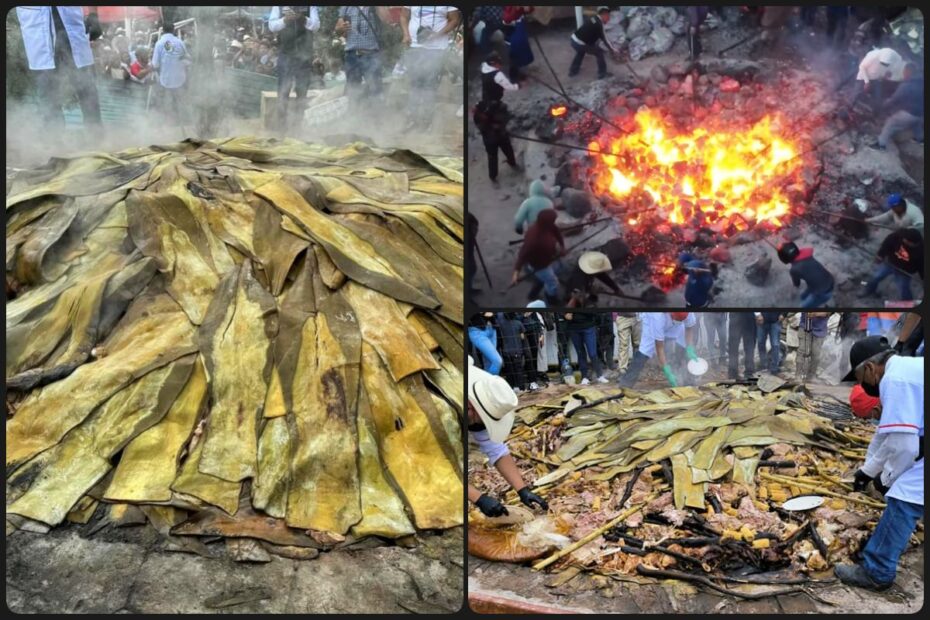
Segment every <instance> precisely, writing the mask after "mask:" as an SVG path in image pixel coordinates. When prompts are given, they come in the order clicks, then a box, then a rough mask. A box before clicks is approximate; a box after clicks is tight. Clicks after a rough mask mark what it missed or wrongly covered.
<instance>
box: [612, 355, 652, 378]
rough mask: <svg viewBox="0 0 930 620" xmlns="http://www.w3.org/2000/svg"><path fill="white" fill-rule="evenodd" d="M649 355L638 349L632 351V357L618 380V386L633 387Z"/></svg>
mask: <svg viewBox="0 0 930 620" xmlns="http://www.w3.org/2000/svg"><path fill="white" fill-rule="evenodd" d="M648 361H649V357H648V356H646V355H643V354H642V353H640V352H639V349H637V350H636V351H634V352H633V359H632V360H631V361H630V365H629V366H628V367H627V369H626V372H625V373H623V375H622V376H621V377H620V379H619V380H618V384H619V385H620V387H633V386H634V385H636V382H637V381H638V380H639V375H640V373H641V372H643V368H644V367H645V366H646V362H648Z"/></svg>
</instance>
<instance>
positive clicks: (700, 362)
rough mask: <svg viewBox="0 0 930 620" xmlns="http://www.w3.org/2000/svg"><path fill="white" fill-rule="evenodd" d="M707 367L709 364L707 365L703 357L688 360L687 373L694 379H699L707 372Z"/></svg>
mask: <svg viewBox="0 0 930 620" xmlns="http://www.w3.org/2000/svg"><path fill="white" fill-rule="evenodd" d="M709 366H710V364H708V363H707V360H706V359H704V358H703V357H699V358H697V359H696V360H688V372H690V373H691V374H692V375H694V376H695V377H700V376H701V375H703V374H704V373H705V372H707V369H708V367H709Z"/></svg>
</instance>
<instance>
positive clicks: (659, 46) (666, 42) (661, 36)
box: [649, 27, 675, 54]
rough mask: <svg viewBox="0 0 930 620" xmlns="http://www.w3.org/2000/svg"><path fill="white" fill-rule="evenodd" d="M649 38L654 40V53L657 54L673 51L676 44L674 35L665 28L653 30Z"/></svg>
mask: <svg viewBox="0 0 930 620" xmlns="http://www.w3.org/2000/svg"><path fill="white" fill-rule="evenodd" d="M649 38H650V39H651V40H652V51H653V52H654V53H656V54H664V53H665V52H667V51H669V50H670V49H672V45H673V44H674V43H675V35H674V33H672V31H671V30H669V29H668V28H664V27H659V28H656V29H655V30H653V31H652V32H651V33H650V34H649Z"/></svg>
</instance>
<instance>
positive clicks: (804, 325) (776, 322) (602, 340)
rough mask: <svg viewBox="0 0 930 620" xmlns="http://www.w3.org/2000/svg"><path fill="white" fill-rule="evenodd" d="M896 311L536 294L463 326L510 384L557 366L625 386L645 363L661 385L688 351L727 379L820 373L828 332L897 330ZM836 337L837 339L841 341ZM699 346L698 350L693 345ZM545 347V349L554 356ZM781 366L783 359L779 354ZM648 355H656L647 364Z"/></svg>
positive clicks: (530, 386)
mask: <svg viewBox="0 0 930 620" xmlns="http://www.w3.org/2000/svg"><path fill="white" fill-rule="evenodd" d="M903 316H905V315H903V314H902V313H895V312H882V313H874V312H873V313H830V312H799V313H785V312H748V311H747V312H705V313H694V312H639V313H636V312H567V313H566V312H552V311H547V310H546V309H545V305H544V303H543V302H542V301H536V302H533V303H531V304H530V306H528V307H527V309H526V310H525V311H523V312H496V313H494V312H484V313H479V314H476V315H474V316H473V317H471V319H470V321H469V324H468V328H467V332H468V344H469V347H470V353H471V355H472V357H473V359H474V360H475V363H476V365H478V366H479V367H481V368H483V369H484V370H485V371H486V372H488V373H490V374H492V375H501V376H503V377H504V378H505V379H506V380H507V382H508V383H509V384H510V385H511V386H513V388H514V390H515V391H516V392H517V393H520V392H522V391H535V390H538V389H542V388H543V387H545V386H546V385H548V384H549V382H550V376H551V371H553V370H554V369H555V368H557V369H558V370H557V372H558V373H559V374H560V375H561V380H562V381H565V382H568V383H574V382H575V370H574V366H573V364H572V359H573V358H574V359H575V360H576V361H577V368H578V371H579V373H580V379H579V380H578V382H579V383H580V384H581V385H589V384H591V383H600V384H608V383H611V382H612V380H611V378H609V377H610V376H611V375H612V376H613V377H614V379H615V381H616V383H617V384H619V385H620V386H623V387H633V386H634V385H636V384H637V383H638V382H639V381H640V378H641V375H642V373H643V371H644V370H646V369H647V368H649V367H651V366H654V369H655V370H659V371H661V373H662V375H664V377H665V380H666V381H667V382H668V384H669V385H672V386H677V385H679V384H680V383H690V382H693V381H694V378H693V377H692V374H691V373H689V372H688V371H687V368H686V367H687V364H688V362H689V361H694V360H696V359H698V358H699V357H701V358H702V359H703V358H706V359H707V360H708V361H709V363H710V366H711V367H712V368H715V369H717V371H719V375H715V376H716V377H717V378H722V377H723V373H724V371H725V372H726V375H725V376H726V378H728V379H729V380H736V381H745V380H752V379H755V378H758V377H759V376H761V375H762V374H763V373H767V374H770V375H775V376H779V377H782V378H785V379H789V380H796V381H798V382H801V383H807V382H813V381H817V380H818V378H822V376H823V371H824V367H823V363H822V355H821V354H822V351H823V349H824V343H825V341H826V340H827V338H828V337H831V338H834V339H835V340H836V342H838V343H848V342H851V341H852V339H855V338H858V337H864V336H867V335H868V336H871V335H880V336H889V335H892V334H896V333H899V332H900V330H901V321H902V320H903V319H902V317H903ZM843 346H844V345H841V346H840V348H843ZM699 352H700V355H699ZM553 354H554V356H553ZM789 360H790V361H791V365H790V366H786V362H787V361H789ZM652 362H655V364H653V363H652Z"/></svg>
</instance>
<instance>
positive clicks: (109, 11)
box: [84, 6, 161, 24]
mask: <svg viewBox="0 0 930 620" xmlns="http://www.w3.org/2000/svg"><path fill="white" fill-rule="evenodd" d="M94 8H96V10H97V18H98V19H99V20H100V23H101V24H112V23H115V22H121V21H123V20H125V19H126V18H127V17H128V18H129V19H151V20H158V19H161V14H160V13H159V11H158V10H157V9H155V8H152V7H150V6H98V7H90V6H85V7H84V15H87V14H88V13H90V12H91V10H93V9H94Z"/></svg>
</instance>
